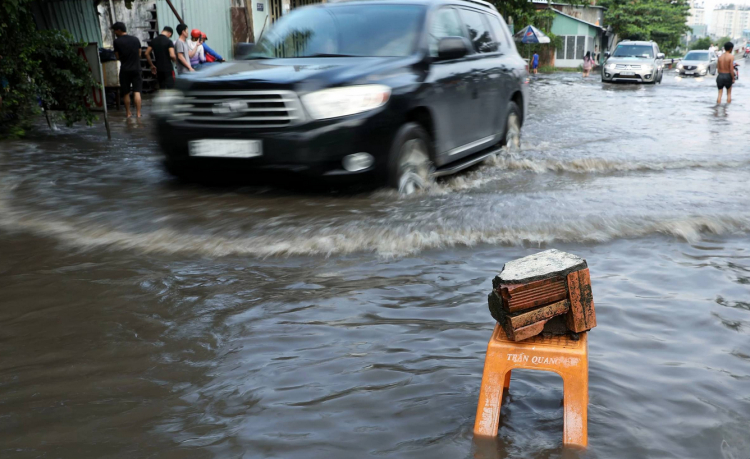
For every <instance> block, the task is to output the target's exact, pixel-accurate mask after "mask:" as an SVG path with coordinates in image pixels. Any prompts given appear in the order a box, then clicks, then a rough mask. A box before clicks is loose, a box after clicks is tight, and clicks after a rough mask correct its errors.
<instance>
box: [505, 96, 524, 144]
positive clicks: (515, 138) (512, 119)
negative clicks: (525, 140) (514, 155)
mask: <svg viewBox="0 0 750 459" xmlns="http://www.w3.org/2000/svg"><path fill="white" fill-rule="evenodd" d="M500 145H501V146H503V147H506V149H508V150H510V151H515V150H517V149H518V148H519V147H520V146H521V109H520V108H518V105H516V103H515V102H510V103H508V118H507V119H506V120H505V129H504V130H503V137H502V140H501V141H500Z"/></svg>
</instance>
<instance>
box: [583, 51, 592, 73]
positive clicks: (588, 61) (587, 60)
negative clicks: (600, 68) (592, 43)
mask: <svg viewBox="0 0 750 459" xmlns="http://www.w3.org/2000/svg"><path fill="white" fill-rule="evenodd" d="M592 67H594V59H592V58H591V51H586V55H585V56H583V77H584V78H585V77H587V76H589V73H591V68H592Z"/></svg>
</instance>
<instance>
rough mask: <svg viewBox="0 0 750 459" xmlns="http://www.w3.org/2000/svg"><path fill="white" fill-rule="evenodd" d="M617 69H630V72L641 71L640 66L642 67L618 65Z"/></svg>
mask: <svg viewBox="0 0 750 459" xmlns="http://www.w3.org/2000/svg"><path fill="white" fill-rule="evenodd" d="M615 68H616V69H617V70H628V69H630V70H640V68H641V66H640V65H625V64H617V65H616V66H615Z"/></svg>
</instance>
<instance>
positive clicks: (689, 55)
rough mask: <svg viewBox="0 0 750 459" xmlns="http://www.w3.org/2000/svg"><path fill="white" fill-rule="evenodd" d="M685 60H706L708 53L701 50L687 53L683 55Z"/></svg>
mask: <svg viewBox="0 0 750 459" xmlns="http://www.w3.org/2000/svg"><path fill="white" fill-rule="evenodd" d="M685 60H686V61H707V60H708V53H707V52H703V53H696V52H691V53H687V56H685Z"/></svg>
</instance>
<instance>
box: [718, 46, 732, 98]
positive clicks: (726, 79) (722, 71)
mask: <svg viewBox="0 0 750 459" xmlns="http://www.w3.org/2000/svg"><path fill="white" fill-rule="evenodd" d="M732 48H734V44H732V42H731V41H728V42H726V43H724V50H725V51H726V52H725V53H724V54H722V55H721V57H719V62H718V64H716V72H717V73H718V74H719V75H718V76H717V77H716V86H717V87H718V88H719V98H718V99H716V103H717V104H720V103H721V96H722V94H723V92H724V88H726V90H727V103H728V104H731V103H732V85H733V84H734V80H735V75H734V54H732Z"/></svg>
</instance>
